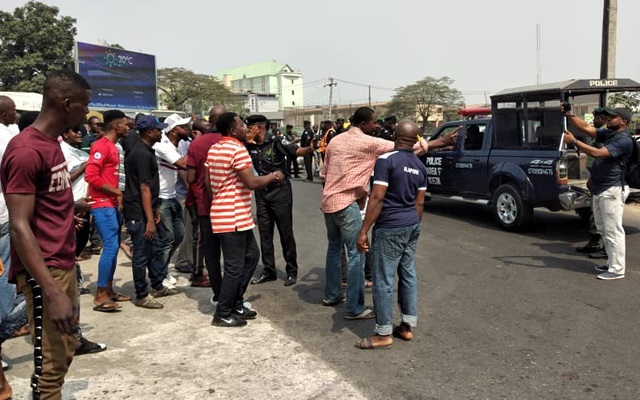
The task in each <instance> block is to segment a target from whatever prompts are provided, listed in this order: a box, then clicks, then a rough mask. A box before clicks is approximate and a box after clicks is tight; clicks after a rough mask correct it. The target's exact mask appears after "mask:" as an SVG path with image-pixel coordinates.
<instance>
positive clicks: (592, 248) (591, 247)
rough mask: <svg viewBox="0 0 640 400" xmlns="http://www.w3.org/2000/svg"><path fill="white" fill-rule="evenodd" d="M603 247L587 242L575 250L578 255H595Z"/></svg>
mask: <svg viewBox="0 0 640 400" xmlns="http://www.w3.org/2000/svg"><path fill="white" fill-rule="evenodd" d="M602 249H603V247H602V245H601V244H598V243H593V242H589V243H587V244H585V245H584V246H580V247H577V248H576V251H577V252H578V253H595V252H598V251H602Z"/></svg>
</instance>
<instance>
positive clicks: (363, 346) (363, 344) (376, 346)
mask: <svg viewBox="0 0 640 400" xmlns="http://www.w3.org/2000/svg"><path fill="white" fill-rule="evenodd" d="M373 337H378V338H379V337H380V336H378V335H373V336H369V337H366V338H364V339H362V340H360V341H359V342H356V345H355V346H356V349H360V350H386V349H390V348H391V346H393V340H391V342H389V343H386V344H380V342H375V341H373V340H372V338H373Z"/></svg>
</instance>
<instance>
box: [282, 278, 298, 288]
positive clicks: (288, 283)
mask: <svg viewBox="0 0 640 400" xmlns="http://www.w3.org/2000/svg"><path fill="white" fill-rule="evenodd" d="M297 281H298V278H296V277H295V276H293V275H289V276H288V277H287V280H286V281H284V285H285V286H291V285H295V284H296V282H297Z"/></svg>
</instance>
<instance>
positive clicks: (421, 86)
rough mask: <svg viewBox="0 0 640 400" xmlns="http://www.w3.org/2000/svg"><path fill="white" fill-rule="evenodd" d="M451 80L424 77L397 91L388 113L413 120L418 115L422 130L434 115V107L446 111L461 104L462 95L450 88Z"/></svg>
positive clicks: (445, 77) (447, 78)
mask: <svg viewBox="0 0 640 400" xmlns="http://www.w3.org/2000/svg"><path fill="white" fill-rule="evenodd" d="M453 82H454V81H453V79H451V78H449V77H448V76H444V77H442V78H433V77H430V76H428V77H426V78H423V79H421V80H419V81H417V82H416V83H414V84H411V85H408V86H403V87H400V88H398V89H397V92H396V94H395V95H394V96H393V98H392V99H391V104H390V105H389V112H390V113H394V114H398V115H399V116H401V117H405V118H411V119H414V118H415V116H416V115H419V116H420V117H421V119H422V130H423V131H424V130H425V129H426V127H427V125H428V118H429V115H432V114H434V113H435V110H436V107H442V108H443V109H447V108H450V107H454V106H457V105H459V104H460V103H461V102H462V93H460V91H459V90H458V89H455V88H453V87H452V85H453Z"/></svg>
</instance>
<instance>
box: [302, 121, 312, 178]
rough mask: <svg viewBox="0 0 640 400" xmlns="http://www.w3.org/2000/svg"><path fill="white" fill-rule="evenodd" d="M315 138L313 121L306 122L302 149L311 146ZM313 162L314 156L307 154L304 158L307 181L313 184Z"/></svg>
mask: <svg viewBox="0 0 640 400" xmlns="http://www.w3.org/2000/svg"><path fill="white" fill-rule="evenodd" d="M313 136H314V133H313V131H312V130H311V121H304V131H302V136H300V147H308V146H311V142H312V141H313ZM312 161H313V154H307V155H306V156H304V169H305V171H307V178H306V180H307V181H309V182H313V169H312Z"/></svg>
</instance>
